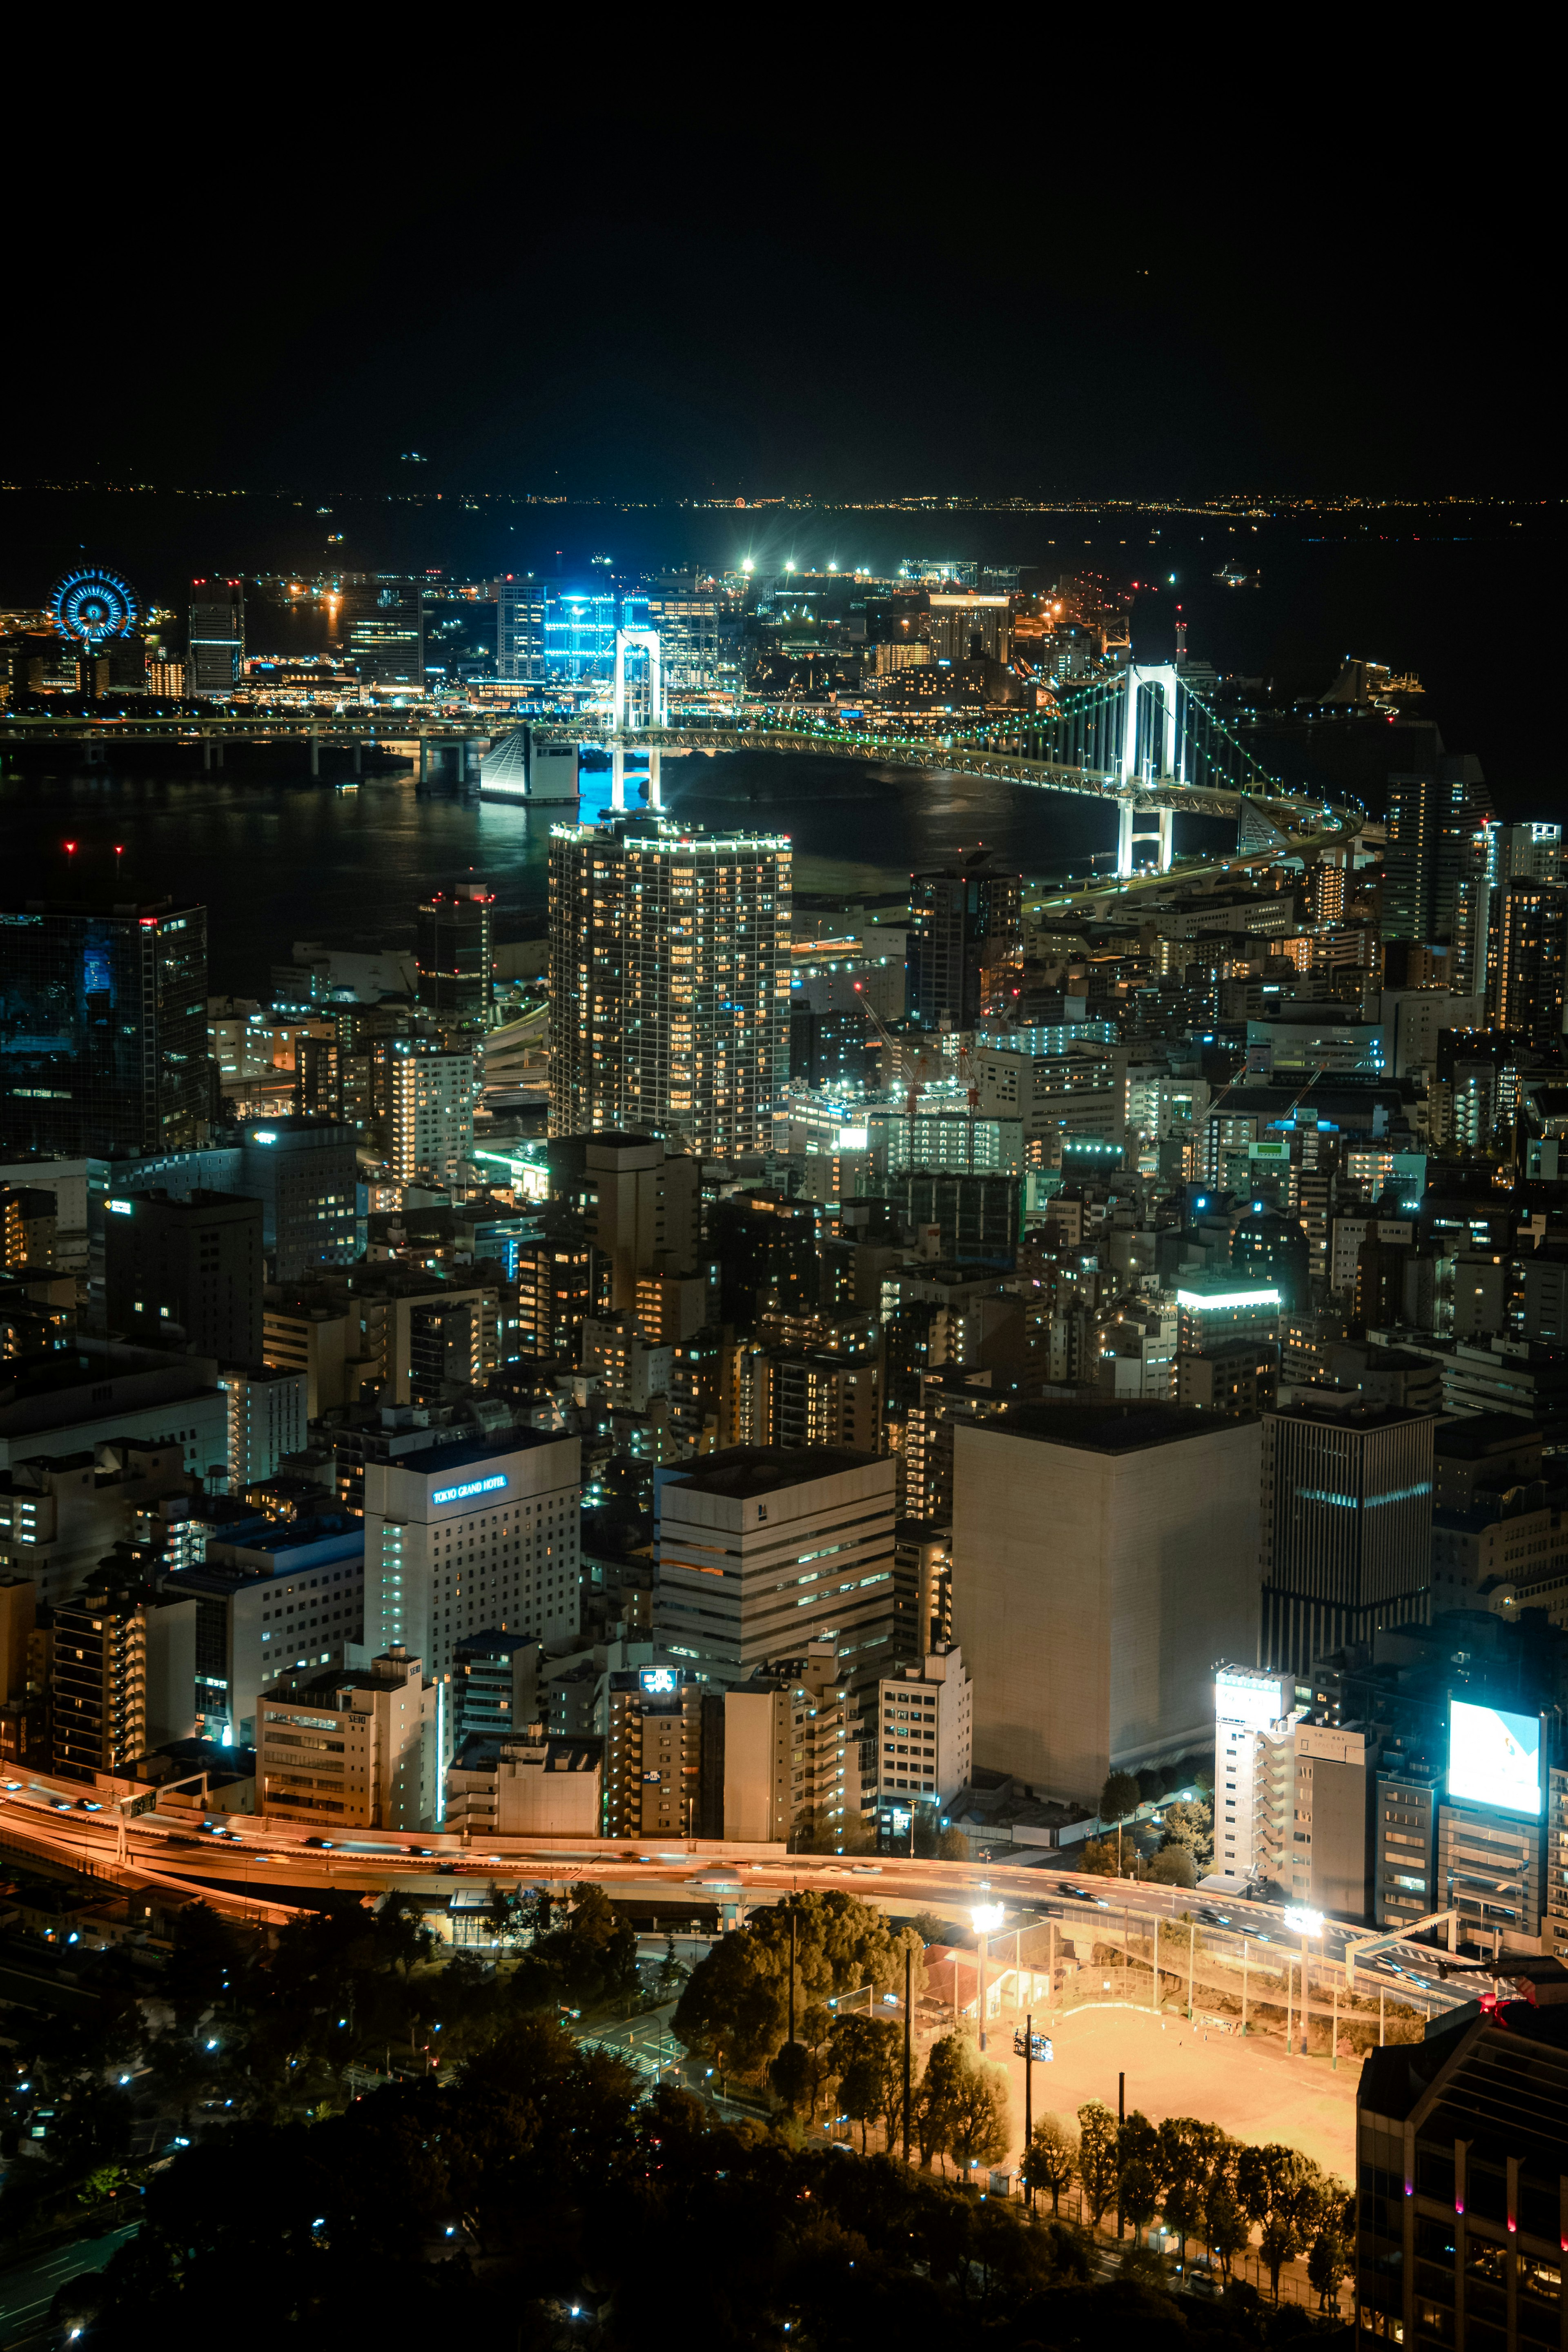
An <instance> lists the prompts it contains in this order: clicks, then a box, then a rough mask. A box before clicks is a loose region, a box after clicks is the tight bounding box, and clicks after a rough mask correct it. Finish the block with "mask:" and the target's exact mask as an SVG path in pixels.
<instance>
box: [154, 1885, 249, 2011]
mask: <svg viewBox="0 0 1568 2352" xmlns="http://www.w3.org/2000/svg"><path fill="white" fill-rule="evenodd" d="M238 1974H239V1947H238V1945H237V1942H236V1940H235V1934H234V1929H233V1928H232V1927H230V1926H229V1924H228V1922H227V1920H226V1919H220V1918H219V1916H218V1915H217V1913H216V1911H214V1910H213V1909H211V1908H210V1906H208V1905H207V1904H205V1903H187V1904H186V1905H185V1906H184V1910H183V1911H181V1913H180V1914H179V1916H178V1917H177V1918H176V1919H175V1921H174V1957H173V1958H172V1959H171V1960H170V1963H169V1967H168V1970H167V1972H166V1974H165V1977H164V1979H163V1990H164V1996H165V1998H166V2000H168V2002H169V2005H170V2007H171V2008H172V2009H173V2011H174V2015H175V2016H176V2017H177V2018H178V2019H179V2021H180V2022H181V2024H182V2025H194V2024H195V2021H196V2020H197V2018H198V2017H200V2016H201V2015H202V2014H203V2012H204V2011H206V2010H209V2009H212V2008H213V2007H215V2006H216V2003H217V2002H218V2001H220V2000H222V1999H223V1996H224V1994H225V1993H226V1991H227V1990H228V1989H229V1985H230V1982H231V1980H232V1979H233V1978H235V1977H237V1975H238Z"/></svg>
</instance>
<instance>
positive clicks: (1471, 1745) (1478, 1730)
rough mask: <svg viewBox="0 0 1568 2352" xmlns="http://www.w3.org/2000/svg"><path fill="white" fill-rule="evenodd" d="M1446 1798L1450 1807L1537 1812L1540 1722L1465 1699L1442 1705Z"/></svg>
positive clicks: (1539, 1794)
mask: <svg viewBox="0 0 1568 2352" xmlns="http://www.w3.org/2000/svg"><path fill="white" fill-rule="evenodd" d="M1448 1795H1449V1797H1450V1798H1451V1799H1453V1800H1454V1801H1456V1802H1459V1803H1467V1804H1472V1805H1497V1806H1500V1807H1501V1809H1502V1810H1503V1811H1505V1812H1510V1813H1533V1814H1536V1815H1538V1816H1539V1814H1540V1811H1541V1719H1540V1717H1538V1716H1533V1715H1507V1714H1505V1713H1504V1712H1503V1710H1502V1708H1501V1707H1499V1706H1473V1705H1472V1704H1471V1702H1470V1701H1469V1700H1468V1699H1460V1698H1456V1699H1450V1701H1449V1702H1448Z"/></svg>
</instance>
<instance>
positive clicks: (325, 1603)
mask: <svg viewBox="0 0 1568 2352" xmlns="http://www.w3.org/2000/svg"><path fill="white" fill-rule="evenodd" d="M164 1590H165V1591H167V1592H170V1593H173V1594H175V1595H178V1596H180V1597H183V1598H184V1599H188V1600H190V1601H194V1602H195V1683H196V1689H195V1704H196V1711H197V1713H198V1715H199V1716H200V1717H201V1724H200V1728H201V1730H202V1732H203V1734H204V1736H205V1738H209V1739H216V1740H218V1741H219V1742H220V1743H221V1744H223V1745H225V1746H233V1745H235V1744H236V1743H238V1744H240V1745H241V1746H254V1744H255V1733H256V1701H257V1696H258V1692H259V1691H260V1689H261V1687H262V1685H263V1684H265V1683H269V1682H271V1681H273V1680H274V1679H275V1678H276V1676H277V1675H279V1674H281V1673H283V1672H284V1671H285V1670H288V1671H289V1672H294V1671H296V1670H297V1671H300V1672H303V1671H304V1670H305V1669H306V1668H307V1667H316V1666H339V1667H345V1666H346V1667H355V1666H361V1665H363V1664H364V1663H365V1654H364V1651H363V1647H362V1646H361V1644H362V1643H363V1632H364V1530H363V1527H362V1526H361V1524H360V1522H359V1520H358V1519H357V1518H356V1517H354V1516H353V1514H352V1513H351V1512H348V1511H331V1510H327V1511H323V1512H321V1514H320V1515H319V1516H317V1517H288V1518H285V1519H280V1520H270V1521H269V1520H266V1519H264V1518H262V1517H261V1516H260V1514H259V1513H258V1514H256V1515H255V1517H253V1518H252V1519H251V1520H249V1521H242V1522H239V1523H237V1524H234V1525H233V1526H232V1528H231V1526H230V1523H227V1522H225V1521H219V1522H217V1523H216V1525H215V1526H214V1527H213V1528H212V1530H211V1532H210V1533H209V1534H208V1536H207V1538H206V1542H205V1549H204V1553H203V1556H202V1557H201V1558H200V1559H193V1560H191V1561H189V1562H188V1563H187V1564H186V1565H184V1566H182V1567H179V1568H177V1569H175V1570H173V1571H172V1572H171V1573H170V1574H169V1575H168V1576H167V1578H166V1579H165V1580H164Z"/></svg>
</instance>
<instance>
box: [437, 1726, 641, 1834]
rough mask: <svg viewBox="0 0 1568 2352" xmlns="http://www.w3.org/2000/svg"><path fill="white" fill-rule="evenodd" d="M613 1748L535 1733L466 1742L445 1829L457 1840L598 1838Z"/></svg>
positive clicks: (454, 1770)
mask: <svg viewBox="0 0 1568 2352" xmlns="http://www.w3.org/2000/svg"><path fill="white" fill-rule="evenodd" d="M604 1754H605V1743H604V1741H603V1740H602V1739H600V1738H596V1737H593V1736H589V1737H587V1738H584V1737H582V1736H577V1737H573V1736H571V1735H569V1734H563V1733H560V1732H545V1731H544V1730H543V1729H542V1728H540V1727H535V1728H534V1729H533V1730H532V1731H524V1732H518V1733H514V1734H512V1735H511V1736H510V1738H504V1739H499V1738H489V1739H487V1738H471V1739H468V1740H465V1741H464V1743H463V1745H462V1747H461V1748H460V1749H459V1751H458V1755H457V1756H456V1757H455V1758H454V1759H453V1761H452V1763H451V1765H450V1766H449V1767H448V1769H447V1813H446V1820H445V1822H444V1823H443V1827H444V1828H446V1829H447V1830H449V1831H451V1832H454V1833H455V1834H456V1835H458V1836H466V1837H468V1838H470V1839H472V1838H487V1837H536V1838H537V1837H559V1838H596V1837H597V1836H598V1835H599V1834H600V1826H599V1824H600V1816H601V1814H602V1812H603V1810H604V1800H603V1779H604Z"/></svg>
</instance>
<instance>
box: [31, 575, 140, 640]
mask: <svg viewBox="0 0 1568 2352" xmlns="http://www.w3.org/2000/svg"><path fill="white" fill-rule="evenodd" d="M49 613H50V615H51V617H52V618H53V621H54V624H55V626H56V628H57V629H58V631H59V633H60V635H61V636H62V637H74V638H75V639H76V640H77V642H78V644H79V645H84V646H101V645H106V644H107V643H108V641H109V639H110V637H128V636H129V635H131V632H132V629H133V628H134V627H135V626H136V623H137V620H138V618H139V616H140V614H141V606H140V605H139V604H137V601H136V592H135V590H134V589H133V588H132V587H131V586H129V584H128V583H126V582H125V581H123V580H121V578H120V576H119V574H118V572H100V571H97V570H94V571H90V572H68V573H67V575H66V577H65V578H64V579H63V580H61V581H59V582H58V583H56V586H55V588H54V590H53V592H52V593H51V594H50V597H49Z"/></svg>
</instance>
